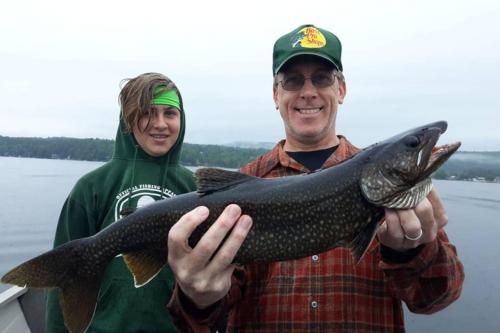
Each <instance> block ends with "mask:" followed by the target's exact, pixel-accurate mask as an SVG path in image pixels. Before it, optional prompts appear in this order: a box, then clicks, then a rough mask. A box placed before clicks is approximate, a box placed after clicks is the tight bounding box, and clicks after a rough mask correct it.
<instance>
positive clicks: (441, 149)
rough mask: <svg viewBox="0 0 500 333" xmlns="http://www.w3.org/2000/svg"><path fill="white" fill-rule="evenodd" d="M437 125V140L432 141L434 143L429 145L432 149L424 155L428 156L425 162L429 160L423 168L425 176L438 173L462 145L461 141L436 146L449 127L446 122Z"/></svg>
mask: <svg viewBox="0 0 500 333" xmlns="http://www.w3.org/2000/svg"><path fill="white" fill-rule="evenodd" d="M436 125H438V126H436V129H437V132H438V135H436V136H435V138H434V139H433V140H431V141H434V142H430V143H431V144H430V145H428V146H430V147H431V149H429V150H428V152H427V153H425V152H424V155H426V156H425V159H424V160H427V163H426V165H425V166H424V168H423V170H424V174H425V175H430V174H431V173H433V172H434V171H436V170H437V169H438V168H439V167H440V166H441V165H443V163H444V162H446V160H448V158H450V156H451V155H453V154H454V153H455V152H456V151H457V150H458V148H459V147H460V145H461V142H460V141H456V142H453V143H448V144H443V145H439V146H438V145H436V143H437V141H438V140H439V137H440V136H441V135H442V134H443V133H444V132H446V129H447V127H448V126H447V124H446V123H445V122H439V123H436ZM424 150H425V149H424ZM417 163H418V162H417Z"/></svg>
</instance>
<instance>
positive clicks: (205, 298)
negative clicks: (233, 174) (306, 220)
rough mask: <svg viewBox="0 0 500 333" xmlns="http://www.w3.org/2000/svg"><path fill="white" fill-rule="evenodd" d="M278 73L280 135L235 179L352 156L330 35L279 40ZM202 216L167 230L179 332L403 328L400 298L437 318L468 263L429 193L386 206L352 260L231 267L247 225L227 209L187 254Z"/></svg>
mask: <svg viewBox="0 0 500 333" xmlns="http://www.w3.org/2000/svg"><path fill="white" fill-rule="evenodd" d="M273 74H274V87H273V93H274V101H275V104H276V109H278V110H279V112H280V114H281V117H282V119H283V123H284V126H285V133H286V139H285V140H283V141H281V142H279V143H278V144H277V145H276V146H275V148H274V149H273V150H272V151H271V152H269V153H267V154H265V155H263V156H261V157H259V158H257V159H256V160H255V161H253V162H251V163H249V164H248V165H246V166H244V167H243V168H242V169H241V172H244V173H247V174H251V175H255V176H258V177H281V176H286V175H294V174H299V173H304V172H309V171H314V170H316V169H318V168H328V167H331V166H334V165H335V164H337V163H338V162H340V161H342V160H345V159H346V158H349V157H350V156H352V155H353V154H355V153H356V152H358V151H359V150H358V149H357V148H356V147H354V146H353V145H352V144H351V143H350V142H349V141H348V140H347V139H346V138H345V137H343V136H341V135H337V133H336V128H335V119H336V115H337V110H338V106H339V104H342V103H343V102H344V98H345V96H346V83H345V81H344V76H343V74H342V62H341V44H340V41H339V40H338V38H337V37H336V36H335V35H334V34H332V33H331V32H329V31H326V30H323V29H320V28H317V27H314V26H312V25H307V26H301V27H299V28H297V29H295V30H294V31H292V32H291V33H289V34H286V35H284V36H283V37H281V38H279V39H278V40H277V41H276V43H275V45H274V52H273ZM207 215H208V210H207V208H206V207H198V208H197V209H196V210H194V211H192V212H190V213H188V214H186V215H185V216H184V217H183V218H182V219H181V220H180V221H179V222H178V223H177V224H176V225H175V226H174V227H173V228H172V230H171V231H170V234H169V239H168V242H169V244H168V245H169V264H170V266H171V268H172V270H173V271H174V274H175V275H176V279H177V287H176V290H175V292H174V295H173V298H172V300H171V302H170V304H169V309H170V311H171V314H172V315H173V318H174V322H175V323H176V325H177V326H178V328H179V329H181V331H183V332H184V331H185V332H192V331H194V332H209V331H210V329H211V328H213V327H214V326H215V324H216V323H217V322H218V321H219V320H220V318H223V317H224V315H225V314H226V313H228V326H227V331H228V332H357V333H360V332H404V322H403V311H402V301H404V302H405V303H406V304H407V306H408V307H409V309H410V310H412V311H414V312H418V313H433V312H435V311H438V310H440V309H442V308H444V307H446V306H447V305H449V304H450V303H451V302H453V301H454V300H455V299H457V298H458V297H459V295H460V291H461V287H462V283H463V278H464V275H463V267H462V264H461V263H460V261H459V259H458V258H457V255H456V252H455V248H454V246H453V245H452V244H450V243H449V241H448V238H447V236H446V233H445V231H444V230H443V227H444V226H445V225H446V223H447V217H446V212H445V210H444V207H443V205H442V203H441V201H440V199H439V197H438V195H437V194H436V192H435V191H432V192H431V193H430V194H429V196H428V197H427V198H426V199H424V200H423V201H422V202H421V203H420V204H418V205H417V207H415V208H414V209H410V210H397V211H396V210H389V209H387V210H386V214H385V220H384V221H383V222H382V224H381V226H380V228H379V231H378V233H377V238H376V239H375V240H374V241H373V243H372V244H371V246H370V247H369V249H368V251H367V253H366V254H365V256H364V258H363V260H362V261H361V262H360V263H359V264H355V262H354V260H353V258H352V255H351V253H350V252H349V250H348V249H346V248H336V249H334V250H331V251H328V252H325V253H321V254H318V255H314V256H312V257H308V258H303V259H300V260H294V261H286V262H276V263H271V264H267V265H262V264H255V265H246V266H244V267H236V266H235V265H232V264H231V261H232V259H233V258H234V256H235V254H236V252H237V250H238V248H239V246H240V245H241V243H242V242H243V240H244V239H245V237H246V235H247V233H248V230H249V229H250V227H251V222H252V221H251V218H250V217H248V216H246V215H241V210H240V208H239V207H238V206H236V205H229V206H228V207H227V208H226V210H225V211H224V212H223V213H222V215H221V216H220V217H219V219H218V220H217V221H216V223H215V224H214V225H213V226H212V227H211V228H210V229H209V231H208V232H207V233H206V234H205V235H204V237H203V238H202V239H201V240H200V242H199V243H198V244H197V245H196V247H195V248H190V247H189V246H188V245H187V244H188V243H187V238H188V237H189V235H190V234H191V232H192V231H193V230H194V229H195V228H196V226H198V225H199V224H200V223H202V222H203V221H204V219H205V218H206V217H207ZM233 226H234V229H232V230H231V228H232V227H233ZM227 234H229V236H228V238H227V239H226V241H225V242H224V244H223V245H222V246H221V247H220V249H219V245H220V244H221V243H222V242H223V240H224V238H225V237H226V235H227ZM214 253H215V255H214Z"/></svg>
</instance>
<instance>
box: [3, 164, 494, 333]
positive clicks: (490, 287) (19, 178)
mask: <svg viewBox="0 0 500 333" xmlns="http://www.w3.org/2000/svg"><path fill="white" fill-rule="evenodd" d="M101 164H102V163H100V162H82V161H63V160H43V159H26V158H10V157H0V204H1V209H0V276H1V275H3V274H4V273H5V272H6V271H7V270H8V269H10V268H12V267H14V266H15V265H17V264H19V263H20V262H22V261H24V260H26V259H29V258H31V257H33V256H35V255H37V254H40V253H41V252H43V251H46V250H49V249H50V248H51V247H52V240H53V237H54V232H55V228H56V223H57V218H58V215H59V210H60V209H61V207H62V204H63V202H64V200H65V198H66V196H67V195H68V193H69V191H70V190H71V188H72V187H73V185H74V183H75V182H76V180H77V179H78V178H79V177H80V176H81V175H83V174H84V173H86V172H88V171H90V170H93V169H95V168H96V167H98V166H100V165H101ZM434 184H435V187H436V188H437V190H438V192H439V193H440V195H441V198H442V199H443V201H444V203H445V205H446V208H447V211H448V215H449V224H448V226H447V227H446V230H447V232H448V235H449V237H450V239H451V240H452V242H453V243H454V244H455V245H456V246H457V249H458V253H459V256H460V258H461V259H462V262H463V263H464V266H465V273H466V280H465V284H464V289H463V292H462V296H461V298H460V299H459V300H458V301H456V302H455V303H453V304H452V305H451V306H449V307H448V308H446V309H444V310H443V311H441V312H439V313H436V314H434V315H430V316H428V315H415V314H411V313H409V312H407V315H406V321H407V328H408V329H407V331H408V332H410V333H413V332H415V333H417V332H427V333H431V332H454V333H470V332H481V333H490V332H491V333H498V332H500V318H499V316H498V313H499V311H500V283H499V282H500V259H499V258H500V218H499V216H500V184H491V183H471V182H459V181H438V180H435V181H434ZM8 287H9V286H6V285H0V292H2V291H4V290H6V289H7V288H8Z"/></svg>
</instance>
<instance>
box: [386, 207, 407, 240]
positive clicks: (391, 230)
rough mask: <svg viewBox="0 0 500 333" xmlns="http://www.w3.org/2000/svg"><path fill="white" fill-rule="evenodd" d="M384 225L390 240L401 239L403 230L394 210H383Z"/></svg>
mask: <svg viewBox="0 0 500 333" xmlns="http://www.w3.org/2000/svg"><path fill="white" fill-rule="evenodd" d="M385 223H386V225H387V232H388V234H389V235H390V237H391V238H401V237H403V236H404V230H403V229H402V228H401V223H400V222H399V216H398V213H397V211H396V210H394V209H386V210H385Z"/></svg>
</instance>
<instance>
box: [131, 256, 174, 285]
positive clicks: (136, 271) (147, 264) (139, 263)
mask: <svg viewBox="0 0 500 333" xmlns="http://www.w3.org/2000/svg"><path fill="white" fill-rule="evenodd" d="M123 260H125V263H126V264H127V267H128V269H129V270H130V272H131V273H132V275H133V276H134V283H135V286H136V288H138V287H142V286H143V285H145V284H146V283H148V282H149V281H151V280H152V279H153V278H154V277H155V276H156V275H158V273H160V270H161V269H162V268H163V266H165V264H166V263H167V251H166V247H165V248H163V249H161V248H149V249H146V250H142V251H137V252H129V253H125V254H123Z"/></svg>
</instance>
